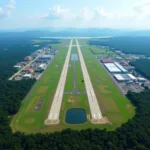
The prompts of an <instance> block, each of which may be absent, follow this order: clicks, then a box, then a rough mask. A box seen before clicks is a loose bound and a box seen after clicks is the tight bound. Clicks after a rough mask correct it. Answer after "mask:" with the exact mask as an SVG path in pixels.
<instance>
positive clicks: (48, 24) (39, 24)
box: [0, 0, 150, 30]
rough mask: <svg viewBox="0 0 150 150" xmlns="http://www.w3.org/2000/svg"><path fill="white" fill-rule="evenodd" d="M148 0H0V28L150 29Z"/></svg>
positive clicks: (149, 0)
mask: <svg viewBox="0 0 150 150" xmlns="http://www.w3.org/2000/svg"><path fill="white" fill-rule="evenodd" d="M149 9H150V0H132V2H131V1H129V0H126V1H125V0H124V1H119V2H118V1H117V0H106V1H99V0H95V1H94V3H93V2H91V1H86V0H82V1H79V0H77V1H76V2H71V3H70V1H69V0H55V1H48V0H45V2H44V3H43V2H42V1H40V0H32V1H28V0H23V1H19V0H1V2H0V23H1V28H0V30H13V29H37V28H111V29H118V30H143V29H144V30H147V29H150V27H149V23H150V12H149Z"/></svg>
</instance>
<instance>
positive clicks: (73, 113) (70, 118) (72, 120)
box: [66, 108, 86, 124]
mask: <svg viewBox="0 0 150 150" xmlns="http://www.w3.org/2000/svg"><path fill="white" fill-rule="evenodd" d="M66 122H67V123H68V124H83V123H85V122H86V112H85V110H84V109H78V108H73V109H69V110H68V111H67V112H66Z"/></svg>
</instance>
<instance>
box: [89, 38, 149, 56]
mask: <svg viewBox="0 0 150 150" xmlns="http://www.w3.org/2000/svg"><path fill="white" fill-rule="evenodd" d="M149 41H150V37H112V38H108V39H107V38H105V39H98V40H97V39H91V40H89V44H90V45H101V46H109V47H111V48H115V49H117V50H121V51H123V52H124V53H127V54H143V55H147V56H150V42H149Z"/></svg>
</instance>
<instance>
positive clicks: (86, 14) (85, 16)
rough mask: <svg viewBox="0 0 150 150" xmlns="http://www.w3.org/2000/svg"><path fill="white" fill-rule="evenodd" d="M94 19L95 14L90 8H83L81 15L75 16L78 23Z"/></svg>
mask: <svg viewBox="0 0 150 150" xmlns="http://www.w3.org/2000/svg"><path fill="white" fill-rule="evenodd" d="M92 18H93V12H92V11H91V10H89V9H88V8H81V9H80V11H79V13H77V14H76V15H75V20H77V21H89V20H91V19H92Z"/></svg>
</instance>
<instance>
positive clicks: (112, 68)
mask: <svg viewBox="0 0 150 150" xmlns="http://www.w3.org/2000/svg"><path fill="white" fill-rule="evenodd" d="M104 66H105V67H106V68H107V70H108V71H109V72H111V73H121V70H120V69H119V68H118V67H116V66H115V65H114V63H104Z"/></svg>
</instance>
